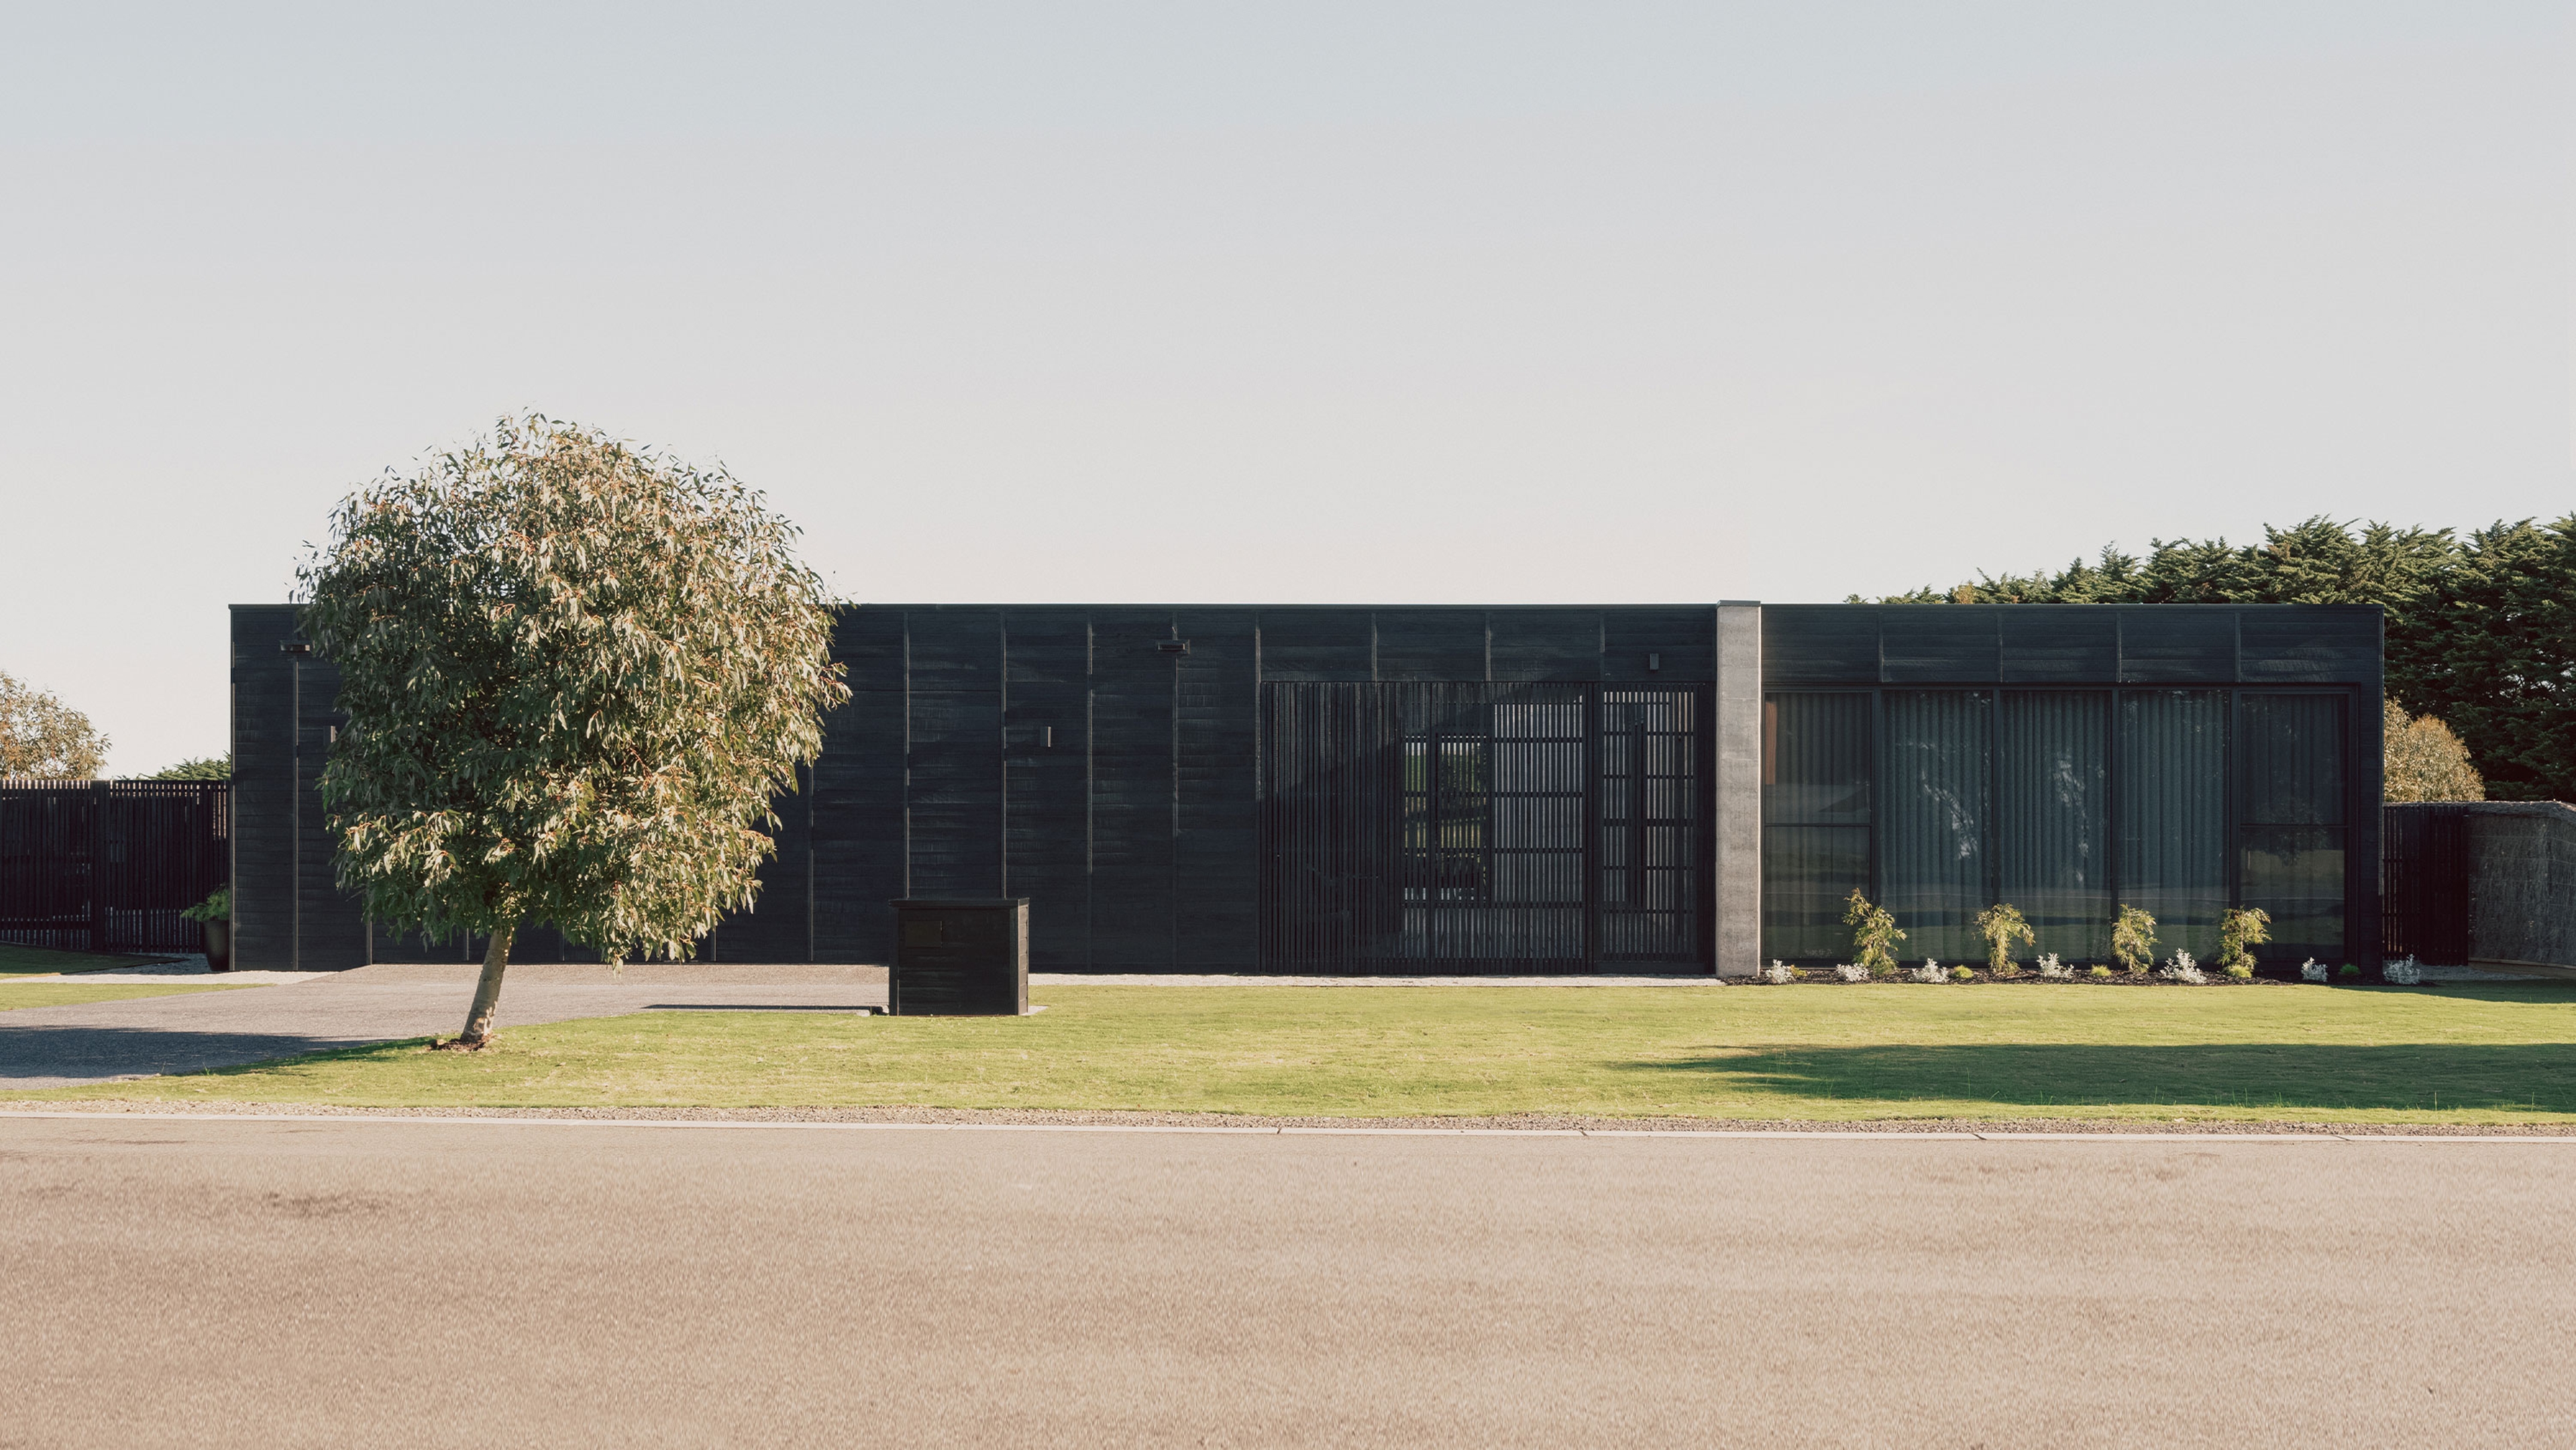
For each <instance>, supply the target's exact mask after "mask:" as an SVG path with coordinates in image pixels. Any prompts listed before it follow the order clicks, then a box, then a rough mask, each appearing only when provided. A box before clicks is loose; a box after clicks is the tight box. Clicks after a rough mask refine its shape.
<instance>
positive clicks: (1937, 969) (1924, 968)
mask: <svg viewBox="0 0 2576 1450" xmlns="http://www.w3.org/2000/svg"><path fill="white" fill-rule="evenodd" d="M1906 975H1907V976H1909V977H1912V978H1913V979H1914V980H1916V981H1918V982H1946V981H1948V980H1950V974H1949V973H1948V972H1945V971H1943V970H1941V964H1940V963H1939V962H1936V961H1934V960H1933V959H1932V958H1930V957H1925V958H1924V959H1923V965H1921V966H1919V967H1916V968H1915V969H1914V970H1913V971H1911V972H1908V973H1906Z"/></svg>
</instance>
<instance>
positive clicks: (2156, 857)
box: [2117, 690, 2227, 961]
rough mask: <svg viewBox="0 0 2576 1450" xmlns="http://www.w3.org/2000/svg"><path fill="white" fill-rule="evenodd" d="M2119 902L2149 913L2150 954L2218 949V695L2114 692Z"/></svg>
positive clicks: (2201, 953)
mask: <svg viewBox="0 0 2576 1450" xmlns="http://www.w3.org/2000/svg"><path fill="white" fill-rule="evenodd" d="M2117 771H2118V795H2119V816H2120V858H2119V878H2118V891H2119V899H2120V901H2121V902H2122V903H2124V904H2126V905H2129V906H2136V907H2142V908H2144V909H2145V910H2146V911H2147V913H2148V914H2149V915H2151V916H2153V917H2155V919H2156V950H2157V953H2158V955H2170V954H2172V953H2173V952H2174V951H2175V950H2177V949H2180V950H2182V951H2187V952H2190V953H2191V954H2192V955H2194V956H2196V957H2199V958H2200V959H2201V960H2203V961H2209V960H2213V959H2214V958H2215V957H2216V956H2217V954H2218V914H2219V913H2220V912H2222V911H2225V910H2226V909H2227V695H2226V693H2225V692H2224V691H2220V690H2129V691H2126V692H2124V693H2123V694H2122V695H2121V697H2120V745H2119V759H2118V763H2117Z"/></svg>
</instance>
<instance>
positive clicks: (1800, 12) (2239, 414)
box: [0, 0, 2576, 774]
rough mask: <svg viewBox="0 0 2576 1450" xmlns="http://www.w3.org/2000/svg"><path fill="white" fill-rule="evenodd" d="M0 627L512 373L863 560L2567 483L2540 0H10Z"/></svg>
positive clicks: (1216, 556)
mask: <svg viewBox="0 0 2576 1450" xmlns="http://www.w3.org/2000/svg"><path fill="white" fill-rule="evenodd" d="M0 10H5V11H6V12H7V13H6V15H5V20H6V24H5V27H0V671H7V672H9V673H11V674H14V675H16V676H18V677H19V678H21V679H23V680H27V681H30V682H32V683H34V684H36V685H38V686H39V687H41V688H44V689H47V690H50V691H52V692H54V693H55V694H57V695H59V696H61V697H62V698H63V699H64V700H65V701H66V702H68V703H70V704H72V705H73V706H75V707H76V708H79V709H81V710H83V711H85V712H86V713H88V714H89V716H90V717H91V718H92V720H94V721H95V722H96V723H97V724H98V725H99V726H100V727H101V728H102V729H103V730H105V731H106V732H107V733H108V735H109V736H110V737H111V739H112V741H113V748H112V751H111V755H110V766H109V769H110V772H111V773H115V774H133V773H142V772H147V771H150V770H153V769H156V768H159V767H161V766H165V765H168V764H170V763H172V762H175V761H177V760H180V759H183V758H187V757H192V756H201V755H211V754H216V753H220V752H221V751H222V750H224V749H225V748H226V746H227V743H228V725H227V720H228V693H227V692H228V685H227V677H226V643H227V635H226V628H227V626H226V615H225V606H226V605H228V604H235V603H258V602H274V601H279V600H283V599H285V598H287V597H288V592H289V588H290V585H291V582H292V579H293V575H294V569H295V565H296V562H297V560H298V559H299V557H301V555H302V554H303V552H304V550H305V549H306V548H307V547H308V546H309V545H313V544H319V543H323V542H325V541H326V533H325V530H326V524H327V519H328V515H329V511H330V509H331V507H332V505H333V504H334V503H335V502H336V501H338V500H339V499H341V498H342V497H344V496H346V495H347V494H348V493H350V492H351V491H352V490H354V489H357V488H359V487H362V486H364V485H365V484H366V483H367V482H368V481H369V480H371V479H374V478H377V477H381V476H382V475H384V474H385V473H386V471H387V470H393V471H397V472H401V471H408V470H410V469H413V468H416V467H417V466H418V464H419V462H420V460H421V458H422V457H423V455H424V454H426V453H428V452H429V451H431V450H433V449H436V448H439V447H442V446H449V445H454V444H457V443H460V442H463V441H465V440H467V439H469V438H471V437H473V436H475V435H476V434H478V433H482V432H486V431H488V430H489V429H490V428H491V426H492V424H493V422H494V420H496V419H497V418H499V417H500V416H502V415H504V414H509V413H519V412H525V411H529V410H535V411H540V412H543V413H546V414H549V415H551V416H555V417H559V418H566V419H570V420H574V421H577V422H580V423H583V424H587V425H590V426H593V427H597V428H601V429H605V430H607V431H610V432H612V433H615V434H618V435H620V436H623V437H627V438H632V439H634V440H637V441H639V442H642V443H646V444H649V445H652V446H654V447H656V448H659V449H662V450H665V451H667V452H670V453H673V454H676V455H678V456H681V457H684V458H688V459H691V460H693V461H697V462H701V463H721V464H722V465H724V466H725V467H727V468H728V469H730V470H731V471H732V472H733V473H734V474H735V475H736V476H738V477H739V478H741V479H743V480H745V481H746V482H748V483H750V484H752V485H754V486H756V487H758V488H760V489H762V490H763V491H765V493H766V494H767V496H768V499H769V501H770V504H771V506H772V507H774V508H776V509H777V510H779V511H780V512H782V513H784V514H786V515H787V516H788V517H790V518H792V519H794V520H795V521H796V522H797V523H798V524H800V525H801V526H802V528H803V530H804V547H805V551H806V557H807V559H808V561H809V562H811V563H812V564H813V565H814V566H815V567H816V568H817V569H818V570H820V571H821V572H822V573H823V575H824V576H825V578H826V579H827V580H829V581H830V583H831V584H832V586H833V587H834V589H835V590H836V591H837V592H838V593H840V594H841V595H842V596H844V597H846V598H849V599H853V600H862V601H886V602H898V601H899V602H930V603H938V602H977V601H993V602H1015V601H1040V600H1047V601H1069V602H1071V601H1088V602H1122V601H1135V602H1264V601H1268V602H1282V603H1302V602H1338V603H1367V602H1385V603H1414V602H1452V603H1625V602H1652V601H1694V602H1695V601H1708V600H1715V599H1720V598H1725V599H1768V600H1774V601H1813V600H1836V599H1841V598H1843V597H1845V596H1846V595H1848V594H1852V593H1855V592H1857V593H1862V594H1873V595H1874V594H1881V593H1889V592H1894V591H1898V590H1902V589H1907V588H1911V587H1914V586H1917V585H1922V584H1944V585H1946V584H1949V583H1954V582H1957V581H1959V580H1961V579H1965V578H1969V577H1973V576H1974V575H1975V574H1976V573H1977V572H1978V571H1980V570H1988V571H1997V572H2000V571H2003V570H2007V569H2016V570H2027V569H2033V568H2041V567H2058V566H2062V565H2064V564H2065V563H2067V562H2069V561H2070V560H2072V559H2074V558H2076V557H2077V556H2079V555H2081V556H2089V555H2092V554H2094V553H2095V552H2096V551H2098V550H2099V549H2100V548H2101V547H2102V546H2103V545H2104V544H2106V543H2114V542H2116V543H2118V544H2121V545H2122V546H2124V547H2127V548H2129V549H2131V550H2142V549H2144V548H2145V547H2146V546H2147V544H2148V543H2149V541H2150V540H2151V539H2154V538H2159V537H2162V538H2177V537H2193V538H2203V537H2210V536H2224V537H2226V538H2229V539H2233V540H2238V541H2243V540H2247V539H2256V538H2259V537H2260V534H2261V529H2262V527H2263V525H2265V524H2266V523H2274V524H2287V523H2293V522H2296V521H2298V520H2300V519H2304V518H2307V517H2310V516H2312V515H2318V514H2323V515H2328V516H2330V517H2333V518H2337V519H2347V520H2351V519H2388V520H2393V521H2396V522H2400V523H2406V524H2420V525H2426V526H2434V527H2455V528H2471V527H2477V526H2481V525H2485V524H2487V523H2491V522H2493V521H2495V520H2497V519H2500V518H2523V517H2529V516H2535V515H2537V516H2543V517H2555V516H2557V515H2560V514H2564V513H2567V512H2569V511H2570V510H2571V509H2576V479H2571V460H2576V421H2572V420H2576V410H2571V380H2570V367H2569V358H2570V338H2571V330H2576V329H2571V323H2576V299H2571V293H2570V287H2569V278H2570V275H2571V260H2576V254H2572V253H2571V233H2570V223H2569V198H2570V185H2569V183H2570V180H2571V166H2570V163H2571V154H2570V147H2569V139H2570V126H2569V120H2570V117H2569V114H2568V103H2569V98H2570V96H2571V95H2576V88H2571V86H2570V80H2571V66H2570V61H2571V30H2576V26H2571V19H2576V13H2571V12H2576V6H2571V5H2570V4H2569V3H2567V0H2556V3H2474V0H2433V3H2420V4H2402V5H2392V4H2380V3H2371V0H2331V3H2315V4H2312V3H2302V0H2275V3H2253V0H2227V3H2219V4H2202V3H2193V0H2149V3H2124V0H2087V3H2084V4H2081V5H2067V4H2063V3H2057V0H2048V3H2012V4H1995V3H1967V0H1962V3H1932V0H1908V3H1902V4H1857V3H1837V0H1794V3H1783V4H1763V5H1729V4H1723V3H1714V0H1695V3H1687V4H1644V3H1621V0H1581V3H1565V4H1553V5H1530V4H1514V3H1507V0H1475V3H1456V4H1449V3H1407V0H1369V3H1362V4H1338V3H1329V0H1298V3H1295V4H1286V3H1280V4H1269V5H1249V4H1242V5H1222V6H1217V5H1207V4H1204V3H1173V4H1088V3H1080V0H1052V3H1032V4H1008V3H980V4H979V3H944V4H935V5H934V4H926V3H925V4H912V5H866V4H832V5H762V4H754V3H730V4H725V5H721V6H717V5H707V6H673V5H658V4H651V3H642V0H626V3H619V4H601V5H543V4H527V3H516V4H508V5H490V6H478V5H435V4H423V5H417V6H405V7H392V6H347V5H312V6H260V5H232V6H225V7H221V8H220V10H218V8H217V7H206V6H193V5H180V6H166V7H163V6H147V5H114V4H97V5H79V6H72V5H59V4H55V5H34V4H14V3H7V4H0Z"/></svg>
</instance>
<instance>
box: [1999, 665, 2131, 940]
mask: <svg viewBox="0 0 2576 1450" xmlns="http://www.w3.org/2000/svg"><path fill="white" fill-rule="evenodd" d="M1997 729H1998V733H1999V735H2000V740H1999V742H1998V743H1999V746H2000V748H1999V749H1998V750H1997V751H1996V752H1995V768H1996V772H1997V780H1996V792H1995V797H1996V798H1995V817H1996V818H1995V854H1996V857H1997V863H1996V864H1997V867H1998V870H1997V882H1998V889H1997V891H1996V895H1997V897H1998V898H1999V899H2001V900H2004V901H2009V902H2011V903H2012V904H2013V905H2015V906H2018V907H2020V908H2021V912H2022V915H2023V916H2024V917H2026V918H2028V919H2029V921H2030V924H2031V929H2032V931H2033V932H2034V933H2035V934H2036V935H2037V937H2038V941H2037V942H2036V944H2034V945H2031V946H2027V947H2022V948H2017V950H2018V951H2020V952H2022V953H2024V954H2033V955H2035V954H2036V953H2039V952H2055V953H2057V954H2058V955H2059V956H2062V957H2064V958H2066V959H2067V960H2068V961H2099V960H2101V959H2103V958H2104V957H2106V956H2108V955H2109V954H2110V950H2111V930H2110V923H2111V913H2112V902H2111V876H2110V845H2111V841H2110V819H2111V812H2110V804H2111V802H2110V790H2109V759H2108V757H2109V754H2110V739H2111V696H2110V693H2109V692H2108V691H2104V690H2084V691H2074V690H2062V691H2047V692H2028V691H2016V692H2013V693H2010V694H2006V695H2005V696H2004V697H2003V699H2002V701H2001V703H2000V705H1999V706H1998V719H1997Z"/></svg>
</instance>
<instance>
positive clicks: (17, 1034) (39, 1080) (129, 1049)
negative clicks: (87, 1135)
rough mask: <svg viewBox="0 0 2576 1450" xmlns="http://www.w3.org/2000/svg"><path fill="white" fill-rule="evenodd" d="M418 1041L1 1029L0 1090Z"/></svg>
mask: <svg viewBox="0 0 2576 1450" xmlns="http://www.w3.org/2000/svg"><path fill="white" fill-rule="evenodd" d="M421 1040H422V1039H420V1038H417V1037H414V1038H392V1039H386V1038H366V1037H345V1036H333V1037H322V1036H312V1035H307V1034H303V1033H294V1032H174V1031H170V1030H167V1029H164V1028H157V1027H97V1026H89V1025H76V1024H61V1023H29V1024H25V1025H0V1085H8V1086H12V1087H15V1088H17V1089H24V1090H40V1089H42V1088H47V1087H67V1086H74V1085H78V1084H81V1083H89V1082H98V1081H101V1080H104V1079H111V1078H118V1077H139V1076H167V1075H171V1074H176V1073H184V1072H212V1071H235V1070H238V1071H249V1070H252V1069H256V1068H260V1067H269V1066H274V1065H276V1064H277V1063H278V1062H280V1061H283V1060H286V1059H289V1058H304V1059H308V1060H310V1059H312V1058H316V1057H321V1056H354V1055H357V1054H360V1053H363V1052H368V1051H373V1050H375V1049H378V1048H382V1047H386V1046H389V1045H393V1044H396V1043H402V1042H415V1043H416V1042H419V1041H421Z"/></svg>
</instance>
